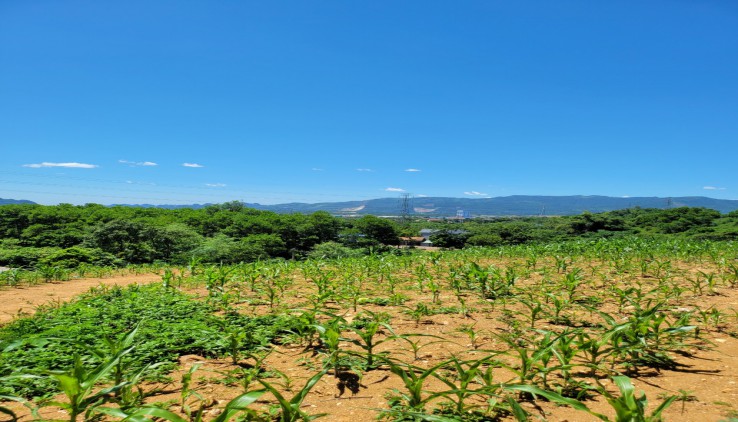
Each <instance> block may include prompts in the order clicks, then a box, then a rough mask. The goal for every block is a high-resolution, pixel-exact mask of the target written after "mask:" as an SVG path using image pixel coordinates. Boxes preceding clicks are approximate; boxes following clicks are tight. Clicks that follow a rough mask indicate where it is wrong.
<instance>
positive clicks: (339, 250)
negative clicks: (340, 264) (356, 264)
mask: <svg viewBox="0 0 738 422" xmlns="http://www.w3.org/2000/svg"><path fill="white" fill-rule="evenodd" d="M362 255H363V252H362V251H361V250H359V249H352V248H349V247H347V246H343V245H342V244H340V243H338V242H323V243H320V244H317V245H315V247H313V250H311V251H310V252H309V253H308V257H309V258H312V259H339V258H357V257H360V256H362Z"/></svg>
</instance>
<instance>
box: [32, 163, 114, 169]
mask: <svg viewBox="0 0 738 422" xmlns="http://www.w3.org/2000/svg"><path fill="white" fill-rule="evenodd" d="M23 167H30V168H32V169H40V168H43V167H66V168H74V169H94V168H96V167H99V166H98V165H97V164H84V163H47V162H43V163H39V164H23Z"/></svg>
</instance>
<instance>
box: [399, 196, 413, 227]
mask: <svg viewBox="0 0 738 422" xmlns="http://www.w3.org/2000/svg"><path fill="white" fill-rule="evenodd" d="M411 200H412V199H411V197H410V194H409V193H403V194H401V195H400V224H407V223H409V222H410V210H411V209H412V208H411V204H410V202H411Z"/></svg>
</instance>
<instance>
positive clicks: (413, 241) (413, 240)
mask: <svg viewBox="0 0 738 422" xmlns="http://www.w3.org/2000/svg"><path fill="white" fill-rule="evenodd" d="M424 240H425V238H424V237H422V236H407V237H401V238H400V244H401V245H402V246H421V245H422V243H423V241H424Z"/></svg>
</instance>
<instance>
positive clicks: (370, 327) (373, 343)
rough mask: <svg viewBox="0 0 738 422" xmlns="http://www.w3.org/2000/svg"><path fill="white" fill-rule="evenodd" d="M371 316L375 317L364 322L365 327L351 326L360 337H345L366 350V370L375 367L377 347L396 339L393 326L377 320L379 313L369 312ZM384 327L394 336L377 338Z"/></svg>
mask: <svg viewBox="0 0 738 422" xmlns="http://www.w3.org/2000/svg"><path fill="white" fill-rule="evenodd" d="M369 314H370V316H372V317H373V319H372V320H371V321H369V322H367V323H366V324H364V327H362V328H359V327H353V326H349V329H350V330H351V331H353V332H354V333H355V334H356V335H357V336H358V337H359V338H358V339H343V340H346V341H348V342H350V343H352V344H355V345H356V346H359V347H360V348H361V349H363V350H364V354H363V355H364V356H366V363H365V365H364V370H365V371H369V370H372V369H375V367H376V366H375V356H376V354H375V352H374V351H375V348H376V347H377V346H379V345H381V344H382V343H384V342H386V341H390V340H393V339H394V332H393V331H392V327H390V326H389V324H387V323H383V322H379V321H378V320H377V315H376V314H375V313H373V312H369ZM382 328H384V329H386V330H387V331H389V332H390V334H392V336H388V337H385V338H383V339H381V340H378V339H377V335H379V334H381V332H382Z"/></svg>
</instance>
